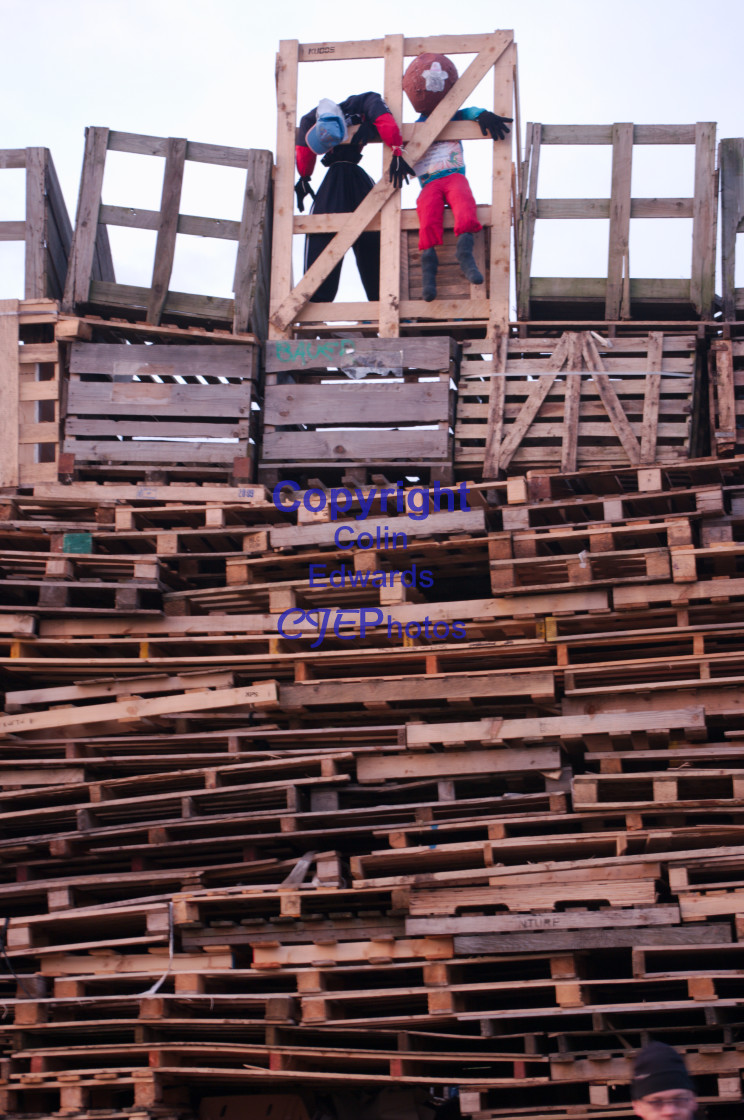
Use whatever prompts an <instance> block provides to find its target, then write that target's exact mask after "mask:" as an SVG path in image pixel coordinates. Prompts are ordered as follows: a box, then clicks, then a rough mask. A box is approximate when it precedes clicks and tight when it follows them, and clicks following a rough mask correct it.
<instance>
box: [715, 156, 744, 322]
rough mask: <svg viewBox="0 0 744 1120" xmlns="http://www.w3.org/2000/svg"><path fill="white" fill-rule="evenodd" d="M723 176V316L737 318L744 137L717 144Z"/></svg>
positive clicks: (742, 212) (743, 185)
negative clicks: (736, 277)
mask: <svg viewBox="0 0 744 1120" xmlns="http://www.w3.org/2000/svg"><path fill="white" fill-rule="evenodd" d="M718 168H719V173H720V176H721V287H722V289H723V317H724V319H725V320H726V321H727V322H733V321H734V320H735V319H736V279H735V266H736V233H737V230H738V228H739V222H740V221H741V218H742V215H744V140H742V139H734V140H722V141H721V143H720V144H719V145H718Z"/></svg>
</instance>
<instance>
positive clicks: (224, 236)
mask: <svg viewBox="0 0 744 1120" xmlns="http://www.w3.org/2000/svg"><path fill="white" fill-rule="evenodd" d="M100 219H101V222H102V223H103V224H104V225H107V226H124V227H125V228H127V229H153V230H157V229H158V228H159V225H160V211H159V210H133V209H132V207H131V206H104V205H102V206H101V212H100ZM177 232H178V233H188V234H191V236H192V237H216V238H218V239H221V240H225V241H237V240H238V238H239V237H240V222H231V221H229V220H228V219H227V218H200V217H196V216H193V215H191V214H179V215H178V226H177Z"/></svg>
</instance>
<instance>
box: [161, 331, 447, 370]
mask: <svg viewBox="0 0 744 1120" xmlns="http://www.w3.org/2000/svg"><path fill="white" fill-rule="evenodd" d="M169 349H170V348H169ZM456 353H457V347H456V344H455V342H454V339H452V338H449V337H447V336H434V337H432V338H427V337H426V336H423V335H418V336H413V337H411V338H323V339H314V338H313V339H299V338H298V339H291V340H287V341H281V342H275V341H269V342H267V343H266V348H265V368H266V372H267V373H282V372H294V371H295V370H305V371H308V370H324V369H327V368H328V367H329V366H330V367H333V368H338V367H340V366H344V365H365V364H368V365H371V366H373V367H378V368H379V367H380V365H381V363H382V364H384V363H385V362H390V365H391V367H398V366H400V365H402V366H403V368H404V369H407V370H414V369H418V370H435V371H439V372H445V371H447V370H449V369H450V363H451V362H452V361H454V359H455V357H456Z"/></svg>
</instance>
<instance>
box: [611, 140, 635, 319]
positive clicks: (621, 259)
mask: <svg viewBox="0 0 744 1120" xmlns="http://www.w3.org/2000/svg"><path fill="white" fill-rule="evenodd" d="M632 169H633V125H632V124H614V125H613V126H612V194H611V197H610V248H609V256H608V262H607V292H606V295H605V319H621V318H622V319H629V318H630V299H629V296H630V287H629V285H630V266H629V260H628V246H629V239H630V178H631V173H632Z"/></svg>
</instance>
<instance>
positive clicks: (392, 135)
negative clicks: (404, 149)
mask: <svg viewBox="0 0 744 1120" xmlns="http://www.w3.org/2000/svg"><path fill="white" fill-rule="evenodd" d="M375 128H376V129H377V131H378V132H379V134H380V139H381V140H382V141H383V142H384V143H385V144H387V146H388V148H400V146H401V145H402V143H403V137H402V136H401V134H400V129H399V128H398V126H397V124H396V123H395V117H394V116H393V114H392V113H383V114H382V116H381V117H378V118H377V119H376V121H375Z"/></svg>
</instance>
